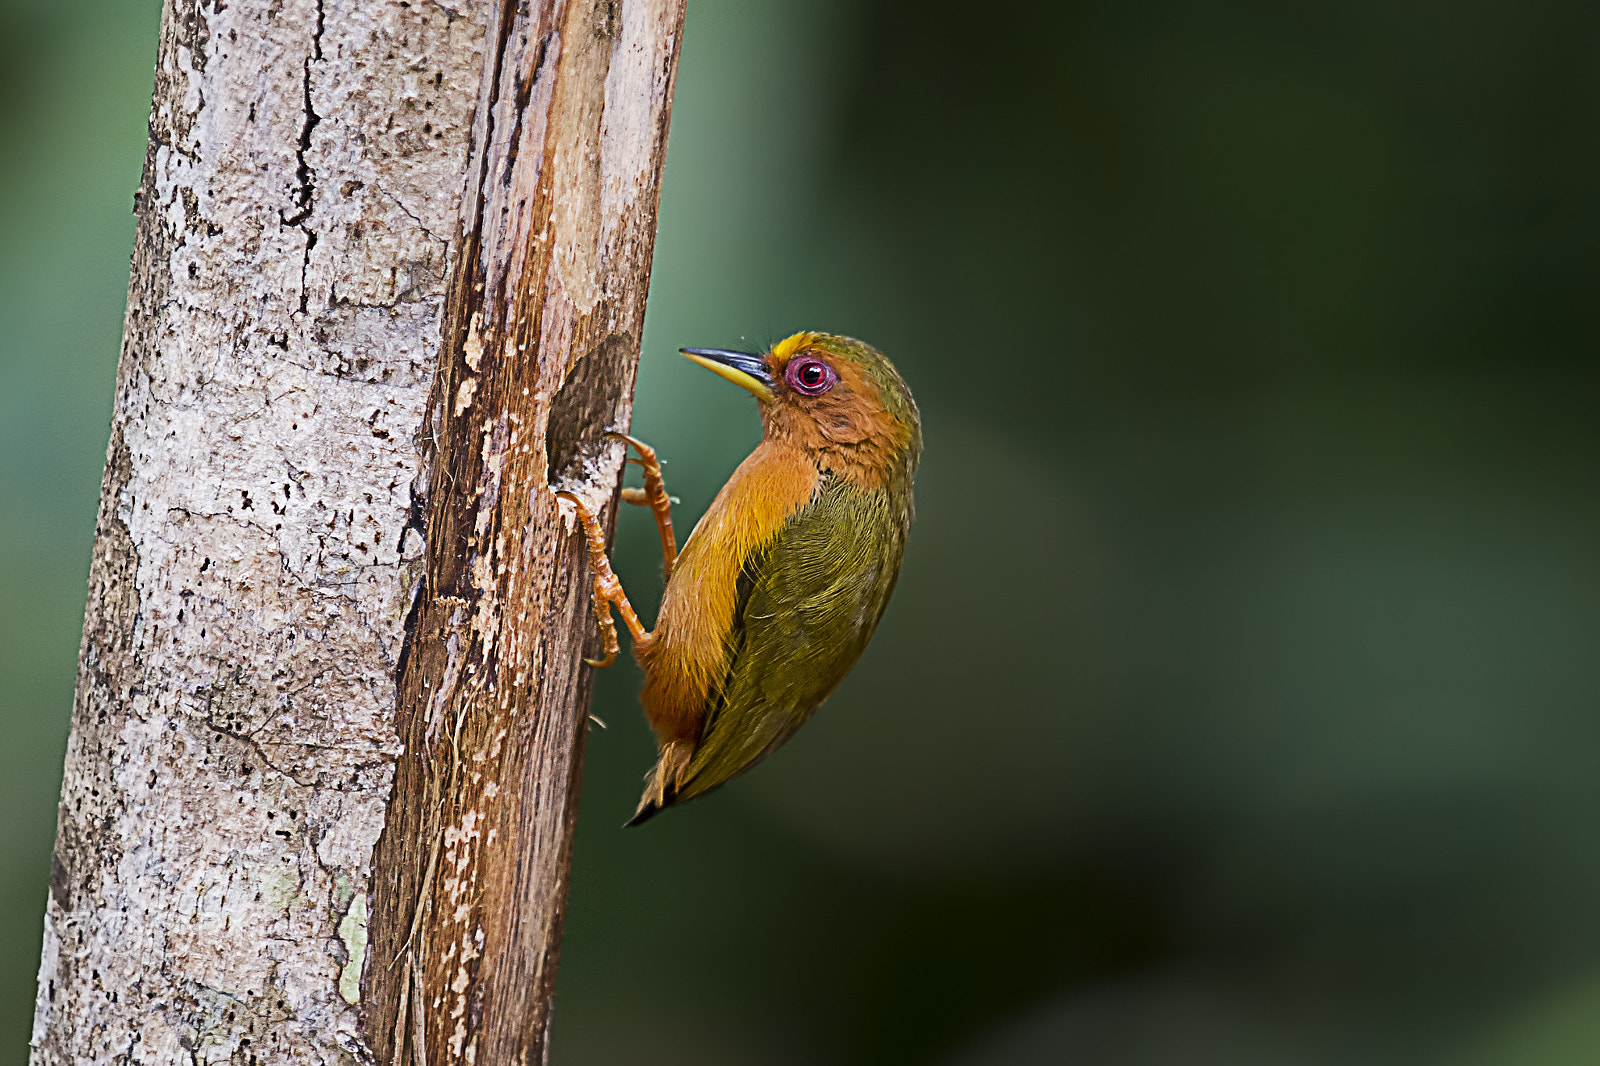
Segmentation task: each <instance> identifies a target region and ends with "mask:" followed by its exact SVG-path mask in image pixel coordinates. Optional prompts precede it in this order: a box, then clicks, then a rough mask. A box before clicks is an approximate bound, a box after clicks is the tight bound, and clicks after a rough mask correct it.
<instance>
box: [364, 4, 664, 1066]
mask: <svg viewBox="0 0 1600 1066" xmlns="http://www.w3.org/2000/svg"><path fill="white" fill-rule="evenodd" d="M497 6H498V8H499V10H498V11H497V13H496V14H495V15H494V16H492V17H491V20H490V30H489V37H488V41H487V44H486V48H485V60H484V68H485V73H484V86H483V88H482V90H481V91H480V94H479V114H478V119H477V123H476V126H475V130H474V133H475V144H474V148H473V155H472V160H471V164H470V166H469V175H470V178H469V185H468V189H467V195H466V197H465V198H464V200H463V226H462V233H463V236H462V238H461V240H460V241H459V243H458V246H457V248H456V253H455V258H454V261H453V265H452V271H453V273H452V277H451V283H450V289H449V297H448V303H447V309H446V319H445V323H444V337H445V343H444V345H443V349H442V351H441V355H440V363H439V369H438V372H437V374H436V375H435V378H434V385H433V393H432V400H431V405H430V412H429V423H428V425H429V432H427V433H426V434H425V438H426V441H425V447H426V448H427V449H428V453H429V454H428V455H427V456H426V461H427V464H428V472H429V474H428V481H429V484H430V485H431V486H432V488H431V492H430V493H429V496H428V500H427V543H428V554H427V563H426V571H425V576H424V578H423V585H422V588H421V591H420V594H419V596H418V598H417V601H416V604H415V606H414V608H413V611H412V614H411V617H410V619H409V621H408V631H407V643H406V648H405V651H404V652H403V653H402V655H401V673H400V685H399V694H398V713H397V721H396V727H397V730H398V732H399V734H400V737H401V739H402V740H403V742H404V744H405V752H404V755H403V756H402V758H401V760H400V763H399V766H398V769H397V773H396V779H395V786H394V794H393V799H392V800H391V803H390V806H389V811H388V816H387V818H386V821H385V828H384V832H383V836H382V837H381V839H380V841H379V844H378V848H377V852H376V855H375V859H374V864H375V870H374V875H373V914H372V921H371V927H370V941H369V942H370V945H371V950H370V953H369V958H368V963H367V967H366V978H365V986H364V991H363V1001H364V1004H365V1007H366V1022H367V1030H368V1037H369V1040H370V1041H371V1043H372V1046H373V1050H374V1051H375V1052H376V1053H377V1056H378V1059H379V1061H382V1062H396V1061H403V1058H402V1052H403V1048H402V1047H397V1046H396V1042H397V1041H406V1040H407V1039H408V1038H409V1040H410V1043H411V1044H412V1054H413V1056H414V1058H415V1061H418V1062H423V1061H425V1062H427V1063H431V1064H434V1066H439V1064H442V1063H446V1062H456V1061H460V1062H478V1063H512V1062H540V1061H543V1058H544V1054H545V1042H546V1032H547V1026H548V1021H549V1014H550V1001H551V996H552V993H553V988H554V978H555V964H556V957H557V952H558V950H559V946H560V939H561V929H562V920H563V916H564V911H565V903H566V888H567V873H568V863H569V857H570V849H571V839H572V829H573V824H574V819H575V818H576V811H577V793H578V780H579V772H580V766H581V759H582V751H583V740H584V734H585V731H586V714H587V706H588V700H589V687H590V682H591V675H590V672H589V670H588V668H586V667H584V666H583V665H582V658H583V653H584V650H585V645H586V643H587V641H588V640H589V635H590V634H591V633H592V632H593V628H594V627H593V622H592V619H591V617H590V614H589V606H588V594H587V593H588V587H587V581H586V579H585V577H586V575H585V569H584V566H585V564H584V557H583V553H582V538H581V537H578V536H575V535H574V531H573V530H572V529H571V528H570V526H569V525H567V524H564V523H563V520H562V518H561V513H560V510H559V508H558V507H557V504H556V501H555V498H554V497H553V495H552V494H551V490H550V486H551V483H552V482H560V483H561V484H562V485H563V487H567V488H572V489H574V490H576V491H579V492H583V493H585V494H586V495H588V496H589V498H591V499H594V500H595V501H596V502H597V503H603V504H605V505H606V506H607V507H608V508H609V506H610V501H611V498H612V496H613V494H614V490H615V487H616V484H617V479H618V476H619V474H620V470H621V461H622V455H621V447H620V445H619V444H618V443H617V442H615V441H613V440H610V439H608V438H606V437H605V436H604V432H605V431H606V430H608V429H612V428H620V427H623V426H625V425H626V424H627V421H628V415H629V411H630V405H631V395H632V389H633V378H634V372H635V368H636V365H637V359H638V346H639V337H640V334H641V331H642V326H643V320H644V305H645V293H646V288H647V284H648V279H649V268H650V255H651V250H652V248H653V240H654V232H655V215H656V205H657V201H658V196H659V183H660V174H661V166H662V162H663V160H664V156H665V147H666V130H667V121H668V116H669V112H670V105H671V96H672V83H673V78H674V75H675V71H676V64H677V50H678V49H677V46H678V42H679V40H680V36H681V31H682V21H683V7H682V0H652V2H646V3H640V4H628V5H624V4H621V3H617V2H610V0H599V2H596V0H569V2H565V3H563V2H555V0H544V2H538V3H531V4H524V5H522V6H520V7H519V6H518V5H516V4H512V3H506V4H503V5H497ZM607 513H608V515H609V513H610V512H609V509H608V512H607ZM435 853H437V857H438V859H437V862H436V863H433V862H430V855H433V854H435ZM402 1004H404V1006H402ZM418 1032H422V1033H423V1035H422V1036H421V1037H420V1040H421V1043H422V1046H421V1047H418V1046H417V1041H418V1039H419V1038H418V1037H417V1036H416V1035H415V1034H417V1033H418Z"/></svg>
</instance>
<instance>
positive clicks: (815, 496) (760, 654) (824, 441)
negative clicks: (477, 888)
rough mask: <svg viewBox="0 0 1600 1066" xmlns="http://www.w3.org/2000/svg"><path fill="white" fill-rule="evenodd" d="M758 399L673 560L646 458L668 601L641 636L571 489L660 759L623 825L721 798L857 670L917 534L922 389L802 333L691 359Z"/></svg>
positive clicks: (855, 346) (865, 349)
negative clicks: (747, 429) (746, 437)
mask: <svg viewBox="0 0 1600 1066" xmlns="http://www.w3.org/2000/svg"><path fill="white" fill-rule="evenodd" d="M680 351H681V352H682V353H683V354H684V355H686V356H688V357H689V358H690V359H692V360H694V361H695V362H696V363H699V364H700V365H701V366H704V367H705V368H706V369H708V370H710V371H712V372H713V373H715V374H718V375H720V376H721V377H724V378H726V379H727V380H729V381H731V382H733V383H734V384H735V385H739V386H741V387H742V388H744V389H746V390H748V391H749V392H750V393H751V394H752V395H754V396H755V398H756V400H757V402H758V403H759V404H760V408H761V430H762V432H761V443H760V444H758V445H757V446H756V449H755V450H754V451H753V452H751V453H750V455H749V456H748V457H747V458H746V459H745V460H744V462H742V463H740V464H739V467H738V469H736V470H735V471H734V472H733V476H732V477H730V478H729V479H728V482H727V484H725V485H723V487H722V491H720V492H718V493H717V496H716V499H714V500H713V501H712V502H711V507H710V508H709V509H708V510H707V511H706V513H705V515H704V517H702V518H701V519H700V522H699V524H698V525H696V526H695V528H694V531H693V532H692V533H690V534H689V539H688V541H687V543H685V544H684V546H683V552H682V553H681V554H679V553H678V552H677V549H676V547H675V540H674V537H673V531H672V514H671V507H672V500H671V497H669V496H668V495H667V491H666V487H665V485H664V484H663V482H662V476H661V466H660V463H659V462H658V461H657V458H656V454H655V452H654V451H653V450H652V449H651V448H649V447H648V446H647V445H645V444H643V443H641V442H639V441H636V440H634V439H633V438H632V437H627V436H625V435H624V434H621V433H617V434H614V435H615V436H618V437H622V438H623V440H624V441H625V442H626V445H627V446H629V447H631V448H633V449H634V451H636V452H637V453H638V456H637V458H634V459H630V461H632V462H636V463H638V464H639V466H640V468H641V469H642V471H643V473H644V488H643V489H642V490H641V489H631V488H630V489H623V490H622V498H623V499H624V500H625V501H626V502H628V503H635V504H640V505H646V506H649V507H650V508H651V509H652V510H653V511H654V512H655V518H656V525H657V527H658V529H659V532H660V535H661V548H662V555H663V559H664V569H665V571H666V575H667V585H666V591H665V593H664V594H663V596H662V600H661V610H660V613H659V615H658V617H657V619H656V626H655V629H653V630H650V631H646V630H645V628H644V626H643V625H642V624H641V623H640V621H639V616H638V614H637V613H636V612H635V611H634V609H633V606H632V605H631V604H630V603H629V602H628V598H627V596H626V595H625V594H624V592H623V590H622V584H621V582H619V581H618V580H617V577H616V575H615V574H614V573H613V572H612V569H611V564H610V562H609V561H608V560H607V558H606V545H605V534H604V531H603V530H602V529H601V528H600V523H599V521H598V520H597V519H596V517H595V515H594V514H593V513H592V512H591V511H590V510H589V509H588V508H587V507H586V506H585V505H584V504H583V502H582V501H581V500H579V499H578V498H577V497H576V496H573V495H572V494H570V493H559V495H561V496H563V497H565V498H566V499H568V500H570V501H572V503H573V504H574V505H575V506H576V508H577V513H578V518H579V520H580V522H581V523H582V526H583V530H584V534H585V536H586V538H587V540H588V546H589V561H590V568H591V570H592V573H593V578H594V610H595V617H596V619H597V620H598V622H599V626H600V634H601V638H602V640H603V643H604V646H605V652H604V655H603V657H602V658H600V659H596V660H588V661H589V662H590V663H591V664H592V665H594V666H609V665H611V663H612V662H614V661H615V660H616V657H617V651H618V646H617V631H616V624H615V623H614V622H613V621H612V617H611V608H612V607H613V606H615V607H616V609H617V611H618V613H619V614H621V616H622V620H623V624H624V625H626V626H627V627H628V632H629V634H630V635H631V636H632V638H633V654H634V657H635V658H636V659H637V660H638V661H639V665H640V666H641V667H643V669H644V675H645V680H644V689H643V691H642V692H641V693H640V701H641V702H642V703H643V704H644V713H645V717H646V718H647V719H648V720H649V722H650V726H651V728H652V729H653V730H654V731H655V735H656V742H657V746H658V748H659V754H658V757H657V760H656V765H655V767H654V769H653V770H652V771H651V772H650V774H649V776H648V778H647V783H646V786H645V790H644V796H643V798H642V799H640V801H639V807H638V810H637V811H636V812H635V814H634V816H633V818H632V820H631V821H629V822H628V824H629V825H638V824H640V823H641V822H643V821H645V820H646V819H648V818H650V817H651V816H653V815H654V814H656V813H657V812H659V811H661V810H664V809H665V808H667V807H671V806H674V805H675V804H679V803H683V802H684V801H686V800H690V799H694V798H695V797H697V796H702V795H704V794H705V793H707V792H709V791H711V790H712V789H714V788H716V787H717V786H719V785H721V784H723V783H725V782H726V781H728V780H729V779H731V778H733V777H735V776H737V775H738V774H741V773H743V772H744V771H746V770H748V769H750V767H752V766H754V765H755V764H756V763H758V762H760V761H761V760H762V759H763V758H765V757H766V756H767V755H769V754H771V753H772V752H773V751H774V750H775V749H776V748H777V747H778V746H779V745H781V744H782V743H783V742H784V741H786V740H788V739H789V737H790V736H792V735H793V734H794V732H795V730H797V729H799V728H800V726H801V725H802V724H804V723H805V721H806V719H808V718H809V717H811V714H812V712H813V711H815V710H816V709H817V707H818V705H819V704H821V703H822V701H823V700H824V699H826V698H827V696H828V694H829V693H831V692H832V691H833V690H834V689H835V688H836V687H837V686H838V685H839V683H840V682H841V681H843V680H844V678H845V675H846V674H848V673H849V672H850V668H851V667H852V666H854V665H855V663H856V660H857V659H858V658H860V656H861V652H862V650H863V649H864V648H865V647H866V645H867V641H868V640H869V639H870V638H871V636H872V632H873V630H874V629H875V628H876V627H877V625H878V619H879V618H880V617H881V616H882V615H883V610H884V607H885V606H886V605H887V604H888V602H889V595H890V593H891V592H893V591H894V585H895V579H896V578H897V576H898V575H899V572H900V560H901V557H902V556H903V555H904V553H905V546H906V535H907V533H908V532H909V530H910V528H911V512H912V503H911V481H912V477H913V475H914V474H915V473H916V469H917V460H918V458H919V456H920V454H921V451H922V428H921V422H920V420H919V419H918V415H917V405H916V403H915V402H914V401H913V400H912V398H911V390H909V389H908V388H906V383H905V381H904V380H902V378H901V377H900V374H899V372H898V371H896V370H895V368H894V365H893V364H891V363H890V362H889V360H888V359H886V358H884V356H883V354H882V353H880V352H879V351H878V350H877V349H875V348H873V347H872V346H871V345H868V344H863V343H862V342H861V341H858V340H852V339H851V338H849V337H839V336H834V335H831V334H827V333H797V334H795V335H794V336H792V337H789V338H788V339H787V340H784V341H781V342H780V343H778V344H776V345H774V346H773V347H772V350H771V351H769V352H766V353H765V354H761V355H757V354H752V353H747V352H733V351H723V350H721V349H713V348H684V349H680Z"/></svg>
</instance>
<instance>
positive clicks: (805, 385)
mask: <svg viewBox="0 0 1600 1066" xmlns="http://www.w3.org/2000/svg"><path fill="white" fill-rule="evenodd" d="M783 380H784V381H786V382H787V383H788V385H789V387H790V388H791V389H793V390H794V391H795V392H798V393H799V394H800V395H802V396H821V395H822V394H823V393H825V392H827V391H828V390H829V389H831V388H833V386H834V385H835V384H836V383H837V382H838V380H839V375H838V374H837V373H835V372H834V369H833V367H831V366H829V365H828V364H827V363H824V362H823V361H822V360H821V359H818V358H816V357H815V356H810V355H802V356H799V357H797V358H794V359H791V360H789V365H788V366H786V367H784V368H783Z"/></svg>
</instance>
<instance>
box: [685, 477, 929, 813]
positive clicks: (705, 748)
mask: <svg viewBox="0 0 1600 1066" xmlns="http://www.w3.org/2000/svg"><path fill="white" fill-rule="evenodd" d="M909 507H910V500H909V496H908V495H903V494H900V493H895V494H894V497H893V498H892V497H891V496H890V495H889V494H885V493H880V492H864V491H862V490H860V489H857V488H855V487H853V486H851V485H850V484H848V483H847V482H845V481H844V480H843V479H842V478H830V479H829V480H828V481H827V483H826V484H825V485H824V486H823V488H822V490H821V492H820V493H819V494H818V496H817V498H816V499H815V500H814V501H813V502H812V503H811V504H809V505H808V506H807V507H805V508H804V509H802V510H801V511H799V512H798V513H797V514H796V515H795V516H794V517H793V518H791V519H790V520H789V522H788V523H787V524H786V525H785V526H784V528H783V530H782V531H781V532H780V533H779V534H778V536H777V538H776V539H775V540H774V541H773V542H772V543H771V544H770V545H769V546H768V547H767V548H766V549H765V550H764V551H761V552H759V553H757V554H755V555H753V556H752V557H751V558H750V559H749V560H748V561H747V562H746V564H745V576H744V579H743V580H744V588H745V589H746V590H747V592H748V595H746V596H744V597H743V602H742V603H741V604H740V606H739V609H738V611H737V613H736V616H735V618H736V621H735V629H734V635H733V645H734V654H733V660H732V664H731V666H730V668H729V671H728V676H727V679H726V681H725V682H724V684H723V686H722V689H721V691H720V693H719V694H718V696H717V697H715V698H714V699H713V701H712V705H711V708H710V710H709V713H708V714H707V718H706V726H705V732H704V735H703V738H702V741H701V744H700V746H699V748H698V749H697V750H696V751H695V754H694V758H693V759H692V761H691V762H690V764H689V775H688V779H687V780H686V781H685V782H684V783H683V785H682V787H680V788H679V790H678V793H677V796H676V797H675V798H676V800H677V801H678V802H681V801H683V800H686V799H690V798H692V797H694V796H698V795H701V794H703V793H705V792H707V791H709V790H711V789H713V788H716V787H717V786H718V785H720V784H722V783H723V782H725V781H727V780H728V779H729V778H732V777H734V776H735V775H737V774H740V773H742V772H744V771H745V770H748V769H749V768H750V767H752V766H754V765H755V764H756V763H757V762H760V761H761V759H763V758H764V757H765V756H766V755H768V754H769V753H771V752H772V751H773V750H774V749H776V748H777V747H778V746H779V745H780V744H782V743H783V742H784V741H785V740H787V739H789V736H790V735H791V734H792V733H793V732H794V731H795V730H796V729H798V728H799V727H800V726H801V724H802V723H804V722H805V720H806V719H807V718H809V717H810V716H811V712H813V711H814V710H816V708H817V705H818V704H820V703H821V702H822V701H823V699H825V698H826V697H827V695H828V694H829V693H830V692H832V691H833V690H834V688H835V687H836V686H837V685H838V684H839V682H840V681H842V680H844V677H845V675H846V674H848V673H849V672H850V668H851V667H852V666H854V665H855V662H856V659H858V658H859V657H860V655H861V651H862V649H863V648H865V647H866V645H867V640H868V639H869V638H870V637H871V636H872V631H873V629H874V628H876V627H877V624H878V618H879V617H880V616H881V615H882V614H883V609H884V606H885V605H886V604H887V603H888V602H889V594H890V593H891V592H892V591H893V590H894V583H895V578H896V576H897V575H898V574H899V571H900V558H901V556H902V555H903V554H904V551H905V541H906V527H907V524H908V521H909Z"/></svg>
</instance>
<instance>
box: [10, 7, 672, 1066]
mask: <svg viewBox="0 0 1600 1066" xmlns="http://www.w3.org/2000/svg"><path fill="white" fill-rule="evenodd" d="M681 26H682V3H681V0H639V2H633V0H624V2H600V3H595V2H567V3H559V2H554V0H551V2H540V3H528V4H524V5H520V6H519V5H516V4H506V5H502V4H499V3H495V2H491V0H460V2H445V0H430V2H410V3H407V2H374V0H230V2H227V3H224V2H222V0H204V2H200V0H168V2H167V4H166V6H165V9H164V11H163V15H162V26H161V36H160V42H159V46H158V49H157V56H156V64H155V66H156V71H155V90H154V97H153V101H152V108H151V126H150V143H149V150H148V154H147V158H146V164H145V170H144V176H143V179H142V181H141V185H140V188H139V191H138V193H137V194H136V196H135V198H134V206H135V212H136V214H137V217H138V225H137V236H136V246H135V251H134V258H133V264H132V278H131V284H130V291H129V300H128V314H127V323H126V328H125V332H124V341H123V349H122V357H121V361H120V365H119V370H118V380H117V389H116V399H115V405H114V410H113V422H112V429H111V439H110V445H109V448H108V456H107V465H106V473H105V477H104V480H103V483H102V494H101V506H100V513H99V517H98V519H97V530H96V541H95V549H94V557H93V560H92V564H91V569H90V588H89V603H88V610H87V614H86V618H85V627H84V640H83V646H82V651H81V655H80V669H79V678H78V686H77V693H76V698H75V703H74V708H73V722H72V731H71V735H70V739H69V743H68V751H67V757H66V765H65V776H64V781H63V787H62V804H61V809H60V816H59V823H58V837H57V844H56V849H55V856H54V865H53V869H52V877H51V888H50V899H49V902H48V906H47V916H46V928H45V944H44V952H43V957H42V959H41V967H40V989H39V1001H38V1007H37V1011H36V1016H35V1027H34V1039H33V1044H34V1048H33V1054H32V1061H33V1062H35V1063H40V1064H44V1063H52V1064H53V1063H63V1064H64V1063H69V1062H70V1063H80V1062H108V1063H109V1062H129V1063H169V1062H170V1063H184V1064H190V1063H195V1062H240V1063H245V1062H255V1063H262V1064H267V1063H280V1062H281V1063H289V1062H294V1063H323V1062H326V1063H367V1062H383V1063H388V1062H392V1061H395V1056H396V1054H397V1053H398V1054H400V1055H402V1056H403V1057H404V1058H403V1061H407V1062H412V1063H415V1062H423V1061H426V1062H430V1063H444V1062H453V1061H463V1062H477V1063H513V1062H536V1061H540V1060H541V1059H542V1057H543V1054H544V1044H545V1039H546V1032H547V1023H548V1018H549V1002H550V993H551V989H552V987H553V986H552V982H553V979H554V965H555V957H556V949H557V946H558V944H559V939H560V930H561V913H562V909H563V906H564V898H565V889H566V863H567V855H568V846H569V841H570V835H571V828H572V822H573V818H574V817H575V813H576V807H575V802H576V791H577V781H578V769H579V765H580V759H581V745H582V737H583V728H584V720H585V711H586V706H587V698H588V684H589V678H588V674H587V670H586V668H584V667H582V666H581V665H580V662H579V660H580V658H581V656H582V654H583V652H584V650H585V644H586V642H587V641H588V640H589V639H590V636H591V634H592V630H593V626H592V623H591V622H590V621H589V619H588V618H587V616H586V614H585V611H586V603H585V600H584V590H585V588H586V581H585V580H584V571H583V563H582V561H581V560H582V556H581V538H579V537H577V536H576V535H574V533H573V531H572V530H571V528H570V527H569V526H566V525H563V523H562V521H561V518H560V514H559V511H558V509H557V507H556V504H555V502H554V500H553V497H552V496H551V494H550V488H549V482H550V480H551V478H552V477H554V478H557V479H565V483H569V484H568V487H571V488H573V489H574V490H576V491H578V492H579V493H580V494H583V495H584V496H585V498H587V499H591V500H593V501H594V503H595V504H596V506H601V505H607V504H609V501H610V499H611V497H612V494H613V490H614V488H615V485H616V483H617V478H618V476H619V472H620V468H621V452H620V448H619V447H617V446H615V445H612V444H609V443H607V442H606V441H605V440H604V439H603V438H602V437H601V436H600V432H601V431H603V430H604V429H606V428H609V427H611V426H613V425H625V424H626V421H627V418H628V415H629V405H630V397H631V392H632V382H633V373H634V366H635V360H636V359H637V356H638V345H639V336H640V328H641V324H642V321H643V314H644V297H645V286H646V281H647V278H648V274H649V264H650V253H651V247H652V241H653V236H654V229H655V213H656V204H657V199H658V193H659V181H660V174H661V164H662V160H663V155H664V148H665V137H666V129H667V119H668V109H669V107H670V100H671V90H672V80H673V76H674V72H675V66H676V60H677V51H678V45H679V40H680V33H681ZM413 933H414V935H413ZM402 998H404V999H405V1000H406V1007H405V1009H404V1011H403V1012H402V1009H401V1000H402ZM402 1014H403V1017H402ZM397 1023H403V1024H402V1026H401V1027H402V1029H403V1031H404V1033H406V1034H412V1033H420V1034H421V1040H420V1041H414V1040H409V1039H408V1040H407V1041H404V1042H402V1043H400V1044H398V1045H397V1044H396V1043H395V1041H394V1039H393V1030H394V1028H395V1026H396V1024H397Z"/></svg>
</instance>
